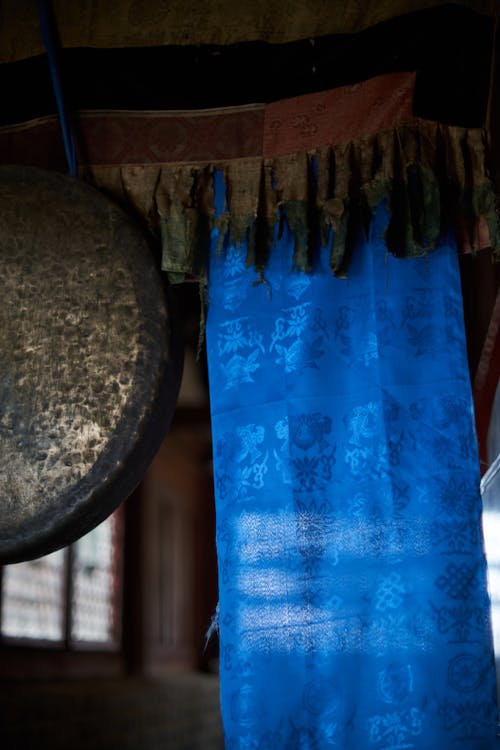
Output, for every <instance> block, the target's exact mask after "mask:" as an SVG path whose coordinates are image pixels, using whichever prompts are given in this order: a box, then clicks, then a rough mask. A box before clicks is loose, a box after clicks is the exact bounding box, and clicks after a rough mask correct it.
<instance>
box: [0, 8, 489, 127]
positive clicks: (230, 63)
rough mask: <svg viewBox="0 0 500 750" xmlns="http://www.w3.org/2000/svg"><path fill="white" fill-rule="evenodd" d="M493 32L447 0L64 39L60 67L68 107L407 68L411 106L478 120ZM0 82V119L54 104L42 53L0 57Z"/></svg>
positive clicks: (324, 81) (342, 81)
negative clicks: (151, 36) (352, 24)
mask: <svg viewBox="0 0 500 750" xmlns="http://www.w3.org/2000/svg"><path fill="white" fill-rule="evenodd" d="M450 28H452V29H453V34H450V33H449V30H450ZM492 35H493V19H492V18H490V17H489V16H484V15H480V14H478V13H476V12H474V11H472V10H469V9H468V8H465V7H463V6H458V5H453V6H449V5H446V6H440V7H435V8H431V9H428V10H423V11H422V10H421V11H418V12H415V13H411V14H407V15H405V16H402V17H398V18H395V19H392V20H390V21H387V22H385V23H383V24H379V25H378V26H376V27H370V28H368V29H366V30H365V31H363V32H359V33H356V34H334V35H323V36H321V37H316V38H315V39H313V40H312V41H311V40H310V39H305V40H299V41H296V42H288V43H286V44H268V43H265V42H251V43H248V42H246V43H241V44H232V45H225V46H221V45H218V46H214V45H207V44H205V45H201V46H200V45H195V46H194V45H189V46H167V47H165V46H163V47H139V48H138V47H124V48H114V49H98V48H89V47H85V48H65V49H64V50H62V51H61V57H60V67H61V71H60V72H61V78H62V81H63V84H64V89H65V99H66V103H67V107H68V110H70V111H79V110H104V111H108V110H112V109H118V110H132V109H133V110H140V111H143V110H146V111H149V110H156V111H157V110H171V109H175V110H179V109H180V110H186V109H195V110H199V109H213V108H220V107H229V106H242V105H247V104H254V103H262V104H268V103H270V102H274V101H278V100H281V99H287V98H290V97H294V96H303V95H304V94H308V93H313V92H318V91H327V90H329V89H333V88H338V87H339V86H345V85H349V84H353V83H357V82H359V81H363V80H366V79H368V78H373V77H374V76H377V75H381V74H385V73H396V72H403V71H409V70H413V71H416V73H417V80H416V85H415V99H414V114H415V115H416V116H418V117H422V118H424V119H430V120H438V121H440V122H443V123H447V124H448V125H461V126H463V127H482V126H483V125H484V123H485V119H486V103H487V95H488V80H489V74H490V64H491V48H492ZM171 70H175V71H177V70H179V71H182V75H177V76H171V75H168V76H167V75H166V72H167V71H171ZM0 89H1V91H2V97H3V102H4V105H3V106H2V108H1V109H0V125H7V124H13V123H22V122H25V121H28V120H32V119H35V118H38V117H44V116H47V115H51V114H54V113H55V111H56V110H55V103H54V96H53V91H52V84H51V80H50V75H49V68H48V65H47V60H46V56H44V55H40V56H38V57H34V58H29V59H28V60H22V61H19V62H14V63H6V64H3V65H0Z"/></svg>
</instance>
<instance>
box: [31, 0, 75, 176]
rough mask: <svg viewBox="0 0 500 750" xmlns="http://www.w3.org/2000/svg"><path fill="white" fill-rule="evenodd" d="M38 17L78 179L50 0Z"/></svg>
mask: <svg viewBox="0 0 500 750" xmlns="http://www.w3.org/2000/svg"><path fill="white" fill-rule="evenodd" d="M38 17H39V20H40V32H41V35H42V40H43V44H44V47H45V51H46V53H47V59H48V63H49V70H50V77H51V79H52V88H53V90H54V96H55V100H56V105H57V112H58V115H59V124H60V126H61V132H62V136H63V141H64V151H65V153H66V161H67V163H68V171H69V173H70V174H71V175H72V176H73V177H76V176H77V174H78V169H77V163H76V148H75V138H74V134H73V129H72V127H71V123H70V121H69V119H68V114H67V112H66V105H65V102H64V96H63V89H62V85H61V76H60V73H59V61H58V50H57V46H58V44H57V37H56V30H55V24H54V17H53V13H52V9H51V7H50V6H49V5H48V0H38Z"/></svg>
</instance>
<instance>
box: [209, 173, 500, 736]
mask: <svg viewBox="0 0 500 750" xmlns="http://www.w3.org/2000/svg"><path fill="white" fill-rule="evenodd" d="M217 185H218V191H219V194H218V200H219V202H220V201H221V181H220V179H219V180H218V182H217ZM386 221H387V214H386V211H385V209H384V208H383V207H381V208H380V210H379V212H378V216H377V220H376V222H375V223H374V226H373V229H372V231H371V236H370V238H369V239H368V240H363V238H360V241H359V246H358V247H357V248H356V251H355V253H354V255H353V259H352V264H351V267H350V269H349V275H348V278H347V279H337V278H334V277H333V276H332V273H331V271H330V269H329V266H328V257H327V253H326V252H322V251H318V255H317V257H316V259H315V261H314V269H313V272H312V273H311V274H304V273H300V272H294V271H293V270H291V267H292V256H293V238H292V237H291V235H290V233H289V231H288V229H287V226H286V223H285V225H284V226H283V227H282V236H281V238H280V239H279V240H278V241H277V245H276V248H275V250H274V251H273V253H272V255H271V258H270V262H269V266H268V268H267V269H266V271H265V281H264V282H263V283H255V282H256V281H258V279H257V277H256V275H255V272H254V270H253V269H250V268H247V267H246V263H245V248H236V247H232V246H226V247H225V248H224V249H223V251H222V252H220V251H219V252H217V250H216V247H217V241H218V235H217V231H216V230H214V232H213V251H212V255H211V261H210V268H209V310H208V319H207V351H208V360H209V376H210V398H211V410H212V424H213V442H214V475H215V490H216V506H217V545H218V559H219V589H220V592H219V593H220V622H219V627H220V676H221V706H222V715H223V722H224V729H225V736H226V748H227V750H295V749H297V750H299V749H300V750H328V748H340V749H341V750H370V749H371V748H373V750H403V749H404V750H406V749H407V748H418V750H452V748H453V749H454V750H458V749H459V748H460V749H462V748H464V749H465V748H467V749H468V750H491V749H492V748H494V746H495V732H496V721H497V713H496V678H495V666H494V657H493V647H492V638H491V624H490V602H489V596H488V591H487V580H486V563H485V557H484V551H483V541H482V533H481V499H480V495H479V471H478V456H477V447H476V439H475V432H474V426H473V412H472V400H471V393H470V383H469V374H468V367H467V359H466V348H465V337H464V325H463V313H462V303H461V290H460V279H459V270H458V263H457V258H456V249H455V247H454V245H453V242H452V240H450V241H449V242H446V243H443V245H442V246H441V247H440V248H439V249H438V250H437V251H435V252H433V253H431V254H429V255H428V256H426V257H422V258H417V259H404V260H403V259H397V258H394V257H393V256H391V255H389V254H388V253H387V252H386V248H385V246H384V242H383V240H382V239H381V235H382V234H383V228H384V223H385V222H386Z"/></svg>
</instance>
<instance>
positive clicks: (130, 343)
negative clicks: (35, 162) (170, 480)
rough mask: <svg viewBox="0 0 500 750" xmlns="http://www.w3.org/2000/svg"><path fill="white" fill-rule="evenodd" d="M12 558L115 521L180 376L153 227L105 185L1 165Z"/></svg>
mask: <svg viewBox="0 0 500 750" xmlns="http://www.w3.org/2000/svg"><path fill="white" fill-rule="evenodd" d="M0 262H1V273H0V289H1V296H0V562H1V563H8V562H17V561H20V560H27V559H32V558H34V557H39V556H41V555H43V554H46V553H48V552H51V551H53V550H55V549H58V548H60V547H63V546H65V545H67V544H70V543H71V542H73V541H75V540H76V539H78V538H79V537H81V536H83V534H85V533H87V532H88V531H90V530H91V529H92V528H94V527H95V526H96V525H97V524H98V523H100V522H101V521H103V520H104V519H105V518H106V517H107V516H108V515H109V514H110V513H111V512H112V511H113V510H114V509H115V508H116V507H117V505H118V504H119V503H120V502H121V501H122V500H125V499H126V498H127V496H128V495H129V494H130V493H131V491H132V490H133V489H134V488H135V486H136V485H137V484H138V483H139V481H140V480H141V478H142V476H143V474H144V472H145V470H146V468H147V466H148V465H149V463H150V461H151V460H152V458H153V456H154V454H155V452H156V451H157V449H158V448H159V445H160V443H161V440H162V438H163V437H164V435H165V433H166V432H167V430H168V427H169V424H170V421H171V418H172V414H173V411H174V408H175V402H176V399H177V393H178V389H179V383H180V376H181V369H182V367H181V365H180V361H181V357H180V353H178V352H177V351H174V347H173V346H172V337H171V334H170V328H171V320H170V318H169V314H168V306H167V300H166V294H165V289H164V285H163V283H162V279H161V278H160V274H159V272H158V271H157V268H156V264H155V262H154V259H153V256H152V254H151V250H150V248H149V246H148V242H147V240H146V236H145V234H144V233H143V232H142V230H141V229H139V228H138V227H137V226H136V225H135V224H134V223H133V221H132V220H131V219H130V217H128V216H127V215H126V214H125V213H124V212H122V210H121V209H119V208H118V207H117V206H115V204H114V203H112V202H111V201H110V200H108V199H107V198H106V197H105V196H104V195H103V194H101V193H100V192H99V191H98V190H96V189H94V188H92V187H90V186H89V185H86V184H84V183H82V182H80V181H78V180H76V179H74V178H72V177H68V176H65V175H61V174H58V173H55V172H46V171H43V170H39V169H35V168H25V167H0Z"/></svg>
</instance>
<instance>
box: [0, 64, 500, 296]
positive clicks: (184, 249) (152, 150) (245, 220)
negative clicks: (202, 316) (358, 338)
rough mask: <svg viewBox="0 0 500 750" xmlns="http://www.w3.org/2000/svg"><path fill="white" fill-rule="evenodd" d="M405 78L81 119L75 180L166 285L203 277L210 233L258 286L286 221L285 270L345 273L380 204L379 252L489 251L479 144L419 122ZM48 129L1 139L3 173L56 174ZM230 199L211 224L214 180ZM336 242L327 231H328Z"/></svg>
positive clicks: (2, 133) (54, 129) (34, 126)
mask: <svg viewBox="0 0 500 750" xmlns="http://www.w3.org/2000/svg"><path fill="white" fill-rule="evenodd" d="M414 84H415V74H414V73H390V74H386V75H381V76H376V77H374V78H370V79H368V80H366V81H363V82H362V83H359V84H354V85H351V86H343V87H339V88H336V89H333V90H330V91H325V92H319V93H313V94H307V95H305V96H300V97H295V98H293V99H285V100H281V101H278V102H273V103H271V104H268V105H249V106H244V107H231V108H226V109H216V110H201V111H200V110H199V111H188V112H175V111H174V112H132V111H130V112H121V113H116V112H86V113H83V114H81V116H80V117H79V118H78V119H77V122H76V124H77V128H78V131H79V136H80V138H79V141H80V144H81V148H82V150H83V153H84V156H85V158H84V159H82V160H81V163H82V164H83V165H84V166H82V167H81V176H82V177H84V178H85V179H87V180H89V181H90V182H92V183H93V184H95V185H96V186H97V187H98V188H100V189H101V190H103V191H104V192H107V193H108V194H109V195H111V196H112V197H114V198H115V199H116V200H118V201H120V202H122V203H123V204H124V205H126V206H127V207H128V208H129V209H131V210H133V211H134V212H135V213H136V214H137V215H138V216H139V217H140V218H141V219H142V220H143V221H144V222H147V223H148V225H149V226H150V227H151V228H152V229H153V230H159V231H161V237H162V243H163V269H164V270H165V271H167V272H168V273H169V275H170V279H171V280H172V281H183V280H184V279H186V278H188V279H189V278H203V277H204V275H205V273H206V261H207V257H208V248H209V233H210V230H211V228H212V227H213V226H214V224H215V223H216V224H217V226H218V228H219V231H220V238H221V240H220V241H221V243H222V242H223V241H224V238H225V236H226V235H228V236H229V237H230V239H231V242H233V243H235V244H236V245H240V244H244V245H245V248H246V253H247V262H248V263H249V264H250V265H255V266H256V267H257V268H258V269H259V270H260V271H261V272H262V273H263V274H264V272H265V267H266V264H267V259H268V256H269V252H270V248H271V247H272V246H273V244H274V243H275V234H274V227H275V225H277V224H280V223H282V222H283V221H284V219H285V218H286V221H287V222H288V225H289V227H290V229H291V231H292V234H293V238H294V256H293V263H292V266H294V267H297V268H300V269H302V270H304V271H308V270H309V269H310V263H311V252H312V249H313V248H314V247H315V245H317V243H318V241H319V240H320V241H321V242H323V243H326V244H327V245H328V246H329V252H330V264H331V267H332V269H333V271H334V272H335V273H336V274H337V275H340V276H341V275H345V274H346V273H347V272H348V267H349V263H350V260H351V255H352V251H353V248H354V243H355V240H356V236H357V232H358V230H359V227H360V226H362V227H364V228H365V229H367V228H368V227H369V225H370V223H371V222H372V220H373V214H374V209H375V207H376V206H377V205H378V203H379V202H380V201H381V200H382V199H386V200H387V206H388V209H389V212H390V221H389V224H388V227H387V229H386V230H385V239H386V243H387V247H388V249H389V251H390V252H393V253H395V254H396V255H401V256H415V255H421V254H425V253H427V252H428V251H429V250H432V249H433V248H434V247H435V246H436V243H437V242H438V240H439V238H440V236H441V234H442V231H443V228H444V227H448V226H450V225H451V226H453V227H454V229H455V231H456V234H457V237H458V243H459V250H460V251H462V252H470V251H475V250H478V249H481V248H485V247H491V248H492V249H493V251H494V253H495V254H497V255H498V254H499V252H500V231H499V224H498V215H497V212H496V209H495V196H494V192H493V188H492V185H491V182H490V179H489V175H488V168H487V151H486V144H485V137H484V132H483V131H482V130H481V129H477V128H463V127H458V126H449V125H444V124H441V123H437V122H433V121H429V120H422V119H420V118H416V117H414V116H413V113H412V101H413V90H414ZM60 141H61V138H60V133H59V130H58V125H57V122H56V120H55V119H54V118H46V119H42V120H36V121H32V122H30V123H23V124H21V125H14V126H6V127H4V128H0V161H1V162H3V163H9V162H10V163H18V164H19V163H21V164H22V163H30V164H36V165H38V166H48V164H49V163H50V164H52V166H53V164H54V155H55V154H56V155H57V154H59V155H60V156H59V158H60V159H61V164H63V156H62V149H61V143H60ZM214 170H220V171H222V172H223V173H224V176H225V180H226V184H227V200H226V204H225V207H224V210H223V211H222V213H221V214H220V215H219V216H218V217H217V218H216V217H215V206H214V192H213V174H214ZM332 230H333V231H332Z"/></svg>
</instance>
